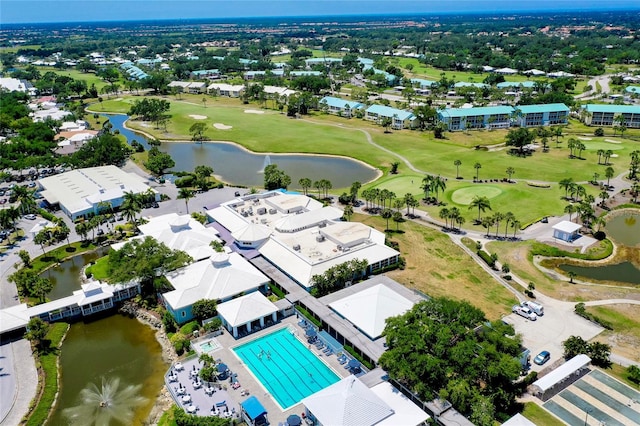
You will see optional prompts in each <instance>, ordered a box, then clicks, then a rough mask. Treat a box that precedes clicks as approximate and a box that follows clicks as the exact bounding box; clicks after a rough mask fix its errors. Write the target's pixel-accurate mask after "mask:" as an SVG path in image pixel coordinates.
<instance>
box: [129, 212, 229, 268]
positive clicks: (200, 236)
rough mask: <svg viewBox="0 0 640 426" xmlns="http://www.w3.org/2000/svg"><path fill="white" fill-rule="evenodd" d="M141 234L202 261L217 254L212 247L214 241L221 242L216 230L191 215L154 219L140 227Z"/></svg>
mask: <svg viewBox="0 0 640 426" xmlns="http://www.w3.org/2000/svg"><path fill="white" fill-rule="evenodd" d="M139 229H140V232H142V234H144V235H145V236H151V237H153V238H154V239H155V240H157V241H159V242H161V243H163V244H165V245H166V246H167V247H169V248H170V249H172V250H182V251H184V252H186V253H187V254H189V256H191V257H192V258H193V259H194V260H201V259H204V258H206V257H209V256H211V255H213V254H215V250H214V249H213V248H212V247H211V246H210V244H211V242H212V241H220V239H219V238H218V233H217V232H216V230H215V229H214V228H206V227H205V226H204V225H202V224H201V223H200V222H198V221H197V220H195V219H193V218H192V217H191V216H189V215H186V214H185V215H178V214H177V213H169V214H165V215H162V216H157V217H152V218H151V219H149V222H148V223H146V224H144V225H140V226H139Z"/></svg>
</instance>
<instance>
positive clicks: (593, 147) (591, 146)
mask: <svg viewBox="0 0 640 426" xmlns="http://www.w3.org/2000/svg"><path fill="white" fill-rule="evenodd" d="M583 143H584V146H586V147H587V149H588V150H590V151H597V150H599V149H604V150H605V151H606V150H608V149H610V150H611V151H616V150H618V149H623V148H624V145H623V144H621V143H611V142H587V141H585V142H583Z"/></svg>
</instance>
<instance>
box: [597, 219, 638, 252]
mask: <svg viewBox="0 0 640 426" xmlns="http://www.w3.org/2000/svg"><path fill="white" fill-rule="evenodd" d="M605 229H606V231H607V234H609V236H610V237H611V238H612V239H614V240H615V241H616V242H618V243H620V244H623V245H625V246H629V247H640V213H635V212H631V211H628V212H624V213H618V214H616V215H615V217H611V218H607V226H606V228H605Z"/></svg>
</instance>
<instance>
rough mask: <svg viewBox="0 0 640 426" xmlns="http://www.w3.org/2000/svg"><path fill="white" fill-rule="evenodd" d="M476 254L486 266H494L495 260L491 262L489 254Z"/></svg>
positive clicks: (482, 251) (482, 252)
mask: <svg viewBox="0 0 640 426" xmlns="http://www.w3.org/2000/svg"><path fill="white" fill-rule="evenodd" d="M476 253H477V254H478V256H480V257H481V258H482V260H484V262H485V263H486V264H487V265H489V266H491V267H492V268H493V267H494V266H496V262H495V260H493V258H491V255H490V254H489V253H487V252H486V251H484V250H478V251H477V252H476Z"/></svg>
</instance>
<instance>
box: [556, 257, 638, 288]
mask: <svg viewBox="0 0 640 426" xmlns="http://www.w3.org/2000/svg"><path fill="white" fill-rule="evenodd" d="M559 268H560V269H562V270H563V271H564V272H570V271H572V272H574V273H575V274H576V275H577V276H578V277H584V278H586V279H592V280H599V281H619V282H625V283H630V284H640V269H638V268H636V267H635V266H634V265H633V263H631V262H622V263H616V264H613V265H602V266H598V267H593V266H578V265H566V264H565V265H559Z"/></svg>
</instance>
